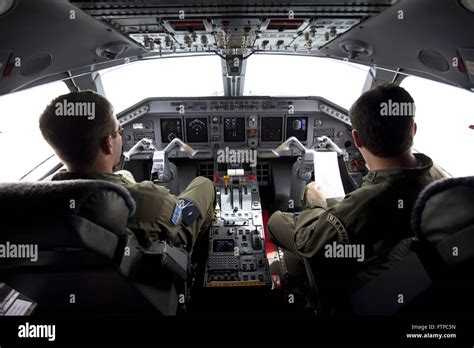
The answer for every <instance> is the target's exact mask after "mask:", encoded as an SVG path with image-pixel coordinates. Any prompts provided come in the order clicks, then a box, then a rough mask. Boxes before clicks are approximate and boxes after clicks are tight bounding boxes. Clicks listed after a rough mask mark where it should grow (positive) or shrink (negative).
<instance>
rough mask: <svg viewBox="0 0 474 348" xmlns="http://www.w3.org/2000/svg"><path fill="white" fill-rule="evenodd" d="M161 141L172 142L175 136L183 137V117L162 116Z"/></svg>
mask: <svg viewBox="0 0 474 348" xmlns="http://www.w3.org/2000/svg"><path fill="white" fill-rule="evenodd" d="M160 123H161V142H162V143H170V142H171V141H172V140H173V139H174V138H180V139H181V140H182V139H183V125H182V120H181V118H162V119H160Z"/></svg>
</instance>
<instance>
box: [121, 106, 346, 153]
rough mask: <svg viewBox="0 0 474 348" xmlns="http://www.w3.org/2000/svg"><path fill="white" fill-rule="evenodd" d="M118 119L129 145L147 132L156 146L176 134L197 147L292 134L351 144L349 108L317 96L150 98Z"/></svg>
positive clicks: (268, 141) (252, 143)
mask: <svg viewBox="0 0 474 348" xmlns="http://www.w3.org/2000/svg"><path fill="white" fill-rule="evenodd" d="M118 119H119V121H120V122H121V123H122V124H123V126H124V136H125V137H124V147H125V150H128V149H130V148H131V147H132V146H133V145H134V143H135V142H136V141H137V140H140V139H142V138H145V137H147V138H151V139H153V140H154V142H155V146H156V147H157V148H163V147H164V146H166V144H168V143H169V142H171V141H172V140H173V139H174V138H176V137H178V138H180V139H182V140H183V141H184V142H186V143H189V144H194V145H195V147H196V148H205V147H207V148H209V147H210V146H211V145H214V144H216V143H217V144H218V145H219V144H220V145H224V144H229V145H231V146H232V145H233V146H243V145H246V146H249V147H253V148H257V147H258V148H259V147H261V148H265V147H271V146H273V145H275V144H279V143H281V142H283V141H284V140H286V139H287V138H289V137H292V136H294V137H296V138H298V139H299V140H300V141H301V142H302V143H304V144H305V145H306V146H307V147H311V146H313V145H314V144H315V140H316V138H317V137H318V136H322V135H326V136H328V137H330V138H331V139H332V140H333V141H334V142H335V143H336V144H338V145H340V146H341V145H342V147H345V148H350V147H351V144H349V142H351V140H352V139H351V136H350V130H351V127H350V123H349V118H348V116H347V111H346V110H344V109H342V108H340V107H338V106H337V105H335V104H332V103H330V102H329V101H327V100H325V99H322V98H317V97H300V98H281V97H275V98H273V97H234V98H228V97H208V98H179V99H178V98H168V99H166V98H152V99H147V100H145V101H143V102H142V103H139V104H137V105H136V106H133V107H132V108H130V109H128V110H125V111H124V112H122V113H120V114H119V115H118ZM201 152H202V151H201Z"/></svg>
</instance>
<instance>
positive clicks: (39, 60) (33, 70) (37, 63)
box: [20, 54, 52, 76]
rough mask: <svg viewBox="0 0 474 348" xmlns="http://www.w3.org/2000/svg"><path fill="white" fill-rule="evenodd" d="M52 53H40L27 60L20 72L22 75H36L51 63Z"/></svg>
mask: <svg viewBox="0 0 474 348" xmlns="http://www.w3.org/2000/svg"><path fill="white" fill-rule="evenodd" d="M51 61H52V57H51V55H50V54H38V55H36V56H33V57H30V58H28V59H26V60H25V62H24V63H23V64H22V65H21V68H20V74H21V75H22V76H31V75H35V74H37V73H39V72H41V71H43V70H45V69H46V68H47V67H49V66H50V65H51Z"/></svg>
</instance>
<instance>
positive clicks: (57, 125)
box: [39, 91, 117, 165]
mask: <svg viewBox="0 0 474 348" xmlns="http://www.w3.org/2000/svg"><path fill="white" fill-rule="evenodd" d="M68 106H69V109H68ZM92 110H93V113H92V112H91V111H92ZM39 125H40V130H41V133H42V134H43V137H44V138H45V140H46V141H47V142H48V143H49V144H50V145H51V146H52V147H53V149H54V150H55V151H56V153H57V154H58V156H59V157H60V158H61V160H63V161H64V162H65V163H71V164H76V165H89V164H91V163H93V161H94V160H95V158H96V157H97V155H98V153H99V151H100V144H101V141H102V139H103V138H105V137H106V136H107V135H111V136H112V137H113V138H115V137H116V136H117V132H116V131H117V130H116V128H117V127H116V122H115V121H114V111H113V107H112V104H111V103H110V102H109V101H108V100H107V99H106V98H105V97H103V96H101V95H100V94H98V93H95V92H93V91H80V92H71V93H68V94H63V95H60V96H59V97H57V98H55V99H53V101H51V103H50V104H49V105H48V106H47V107H46V109H45V110H44V111H43V113H42V114H41V116H40V119H39Z"/></svg>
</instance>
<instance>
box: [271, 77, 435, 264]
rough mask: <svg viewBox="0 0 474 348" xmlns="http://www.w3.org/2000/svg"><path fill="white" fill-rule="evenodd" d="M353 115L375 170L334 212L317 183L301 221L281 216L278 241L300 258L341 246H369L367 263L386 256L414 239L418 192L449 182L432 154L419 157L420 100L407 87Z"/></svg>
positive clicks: (358, 107)
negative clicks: (416, 110)
mask: <svg viewBox="0 0 474 348" xmlns="http://www.w3.org/2000/svg"><path fill="white" fill-rule="evenodd" d="M410 107H413V108H412V109H410ZM407 110H408V111H409V112H406V111H407ZM401 111H405V114H402V112H401ZM349 114H350V118H351V121H352V126H353V129H354V130H353V131H352V135H353V140H354V142H355V144H356V146H357V148H358V149H359V151H360V153H361V154H362V156H363V157H364V159H365V161H366V163H367V166H368V168H369V172H368V174H367V175H366V176H365V177H364V180H363V185H362V186H361V187H360V188H358V189H357V190H355V191H353V192H351V193H350V194H348V195H346V196H345V197H344V199H343V200H342V201H341V202H339V203H337V204H336V205H334V206H332V207H329V208H328V206H327V202H326V199H325V196H324V194H323V193H322V192H321V191H320V190H319V189H318V188H317V187H316V184H315V183H310V184H308V185H307V186H306V188H305V192H304V198H303V202H304V206H305V209H304V211H303V212H301V214H300V215H299V216H297V217H296V216H294V215H293V214H291V213H283V212H280V211H277V212H275V213H274V214H273V215H272V216H271V218H270V220H269V223H268V226H267V227H268V230H269V234H270V239H271V240H272V241H273V242H274V243H275V244H277V245H279V246H281V247H283V248H285V249H287V250H289V251H291V252H293V253H296V254H297V255H299V256H303V257H307V258H312V257H313V256H315V255H316V254H318V255H321V254H320V253H321V252H323V253H324V252H325V251H326V250H327V248H326V246H327V245H330V244H332V243H333V242H337V243H351V244H361V245H364V250H365V255H364V259H365V260H367V259H368V258H371V257H374V256H384V255H386V253H387V252H388V251H389V250H390V249H391V248H392V247H393V246H394V245H395V244H396V243H397V242H398V241H400V240H401V239H403V238H405V237H408V236H410V235H411V232H410V230H411V229H410V215H411V211H412V208H413V205H414V203H415V200H416V199H417V197H418V194H419V193H420V192H421V190H422V189H423V188H424V187H425V186H427V185H428V184H429V183H431V182H433V181H435V180H438V179H441V178H442V174H441V173H440V172H439V170H437V169H435V168H434V167H433V162H432V160H431V159H430V158H429V157H428V156H426V155H423V154H421V153H412V151H411V146H412V143H413V137H414V135H415V133H416V124H415V122H414V101H413V99H412V97H411V96H410V95H409V94H408V92H407V91H405V90H404V89H403V88H401V87H398V86H395V85H384V86H377V87H375V88H374V89H372V90H370V91H368V92H366V93H364V94H363V95H362V96H361V97H360V98H359V99H358V100H357V101H356V102H355V103H354V104H353V106H352V108H351V110H350V112H349Z"/></svg>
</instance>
